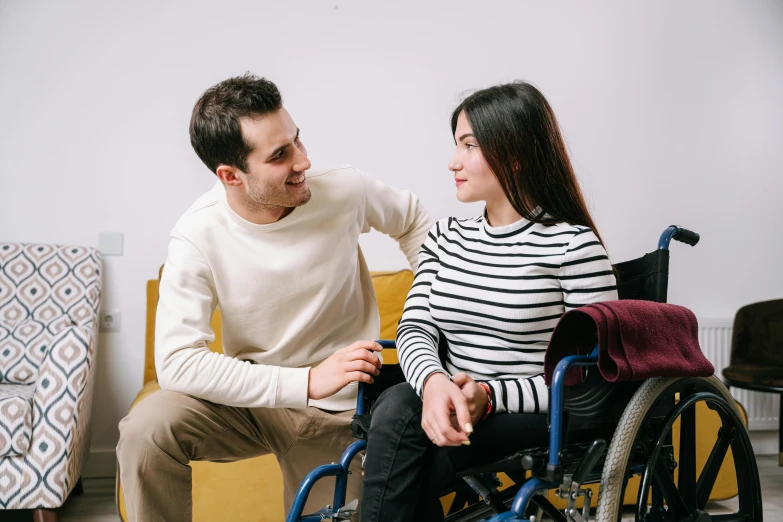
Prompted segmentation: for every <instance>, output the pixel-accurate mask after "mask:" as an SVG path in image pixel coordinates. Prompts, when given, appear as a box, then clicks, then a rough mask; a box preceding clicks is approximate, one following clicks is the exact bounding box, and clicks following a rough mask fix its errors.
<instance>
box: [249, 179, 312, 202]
mask: <svg viewBox="0 0 783 522" xmlns="http://www.w3.org/2000/svg"><path fill="white" fill-rule="evenodd" d="M246 180H247V202H248V205H249V206H250V207H251V208H252V209H253V210H266V209H269V208H270V207H272V208H274V207H283V208H293V207H299V206H302V205H304V204H305V203H307V202H308V201H310V198H311V197H312V194H311V193H310V187H309V186H306V187H305V188H304V190H302V191H300V193H299V194H298V197H297V196H291V195H289V194H288V193H287V191H286V189H285V187H280V186H271V185H265V184H263V183H260V182H257V181H256V180H255V179H254V178H251V177H250V176H248V177H247V178H246Z"/></svg>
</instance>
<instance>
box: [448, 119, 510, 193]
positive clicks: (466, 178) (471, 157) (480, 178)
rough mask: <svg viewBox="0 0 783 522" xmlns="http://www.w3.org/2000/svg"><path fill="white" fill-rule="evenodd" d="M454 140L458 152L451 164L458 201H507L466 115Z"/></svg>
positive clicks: (455, 132)
mask: <svg viewBox="0 0 783 522" xmlns="http://www.w3.org/2000/svg"><path fill="white" fill-rule="evenodd" d="M454 140H455V141H456V142H457V150H456V151H455V152H454V156H453V157H452V158H451V161H450V162H449V170H450V171H452V172H453V173H454V181H455V182H456V184H457V199H458V200H460V201H461V202H463V203H472V202H474V201H487V202H491V201H502V200H503V199H505V198H506V195H505V194H504V193H503V188H502V187H501V186H500V182H499V181H498V179H497V177H495V174H494V173H493V172H492V170H490V168H489V165H487V162H486V161H485V160H484V155H483V154H482V153H481V149H480V148H479V146H478V141H476V138H475V136H473V129H472V128H471V127H470V123H468V118H467V117H466V116H465V111H462V112H461V113H460V114H459V117H458V118H457V130H456V131H454Z"/></svg>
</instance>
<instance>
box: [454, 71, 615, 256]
mask: <svg viewBox="0 0 783 522" xmlns="http://www.w3.org/2000/svg"><path fill="white" fill-rule="evenodd" d="M463 111H464V112H465V116H466V117H467V119H468V122H469V123H470V126H471V127H472V128H473V135H474V136H475V137H476V141H478V144H479V147H480V148H481V152H482V154H483V155H484V159H485V160H486V161H487V164H488V165H489V168H490V169H491V170H492V172H493V173H494V174H495V176H496V177H497V178H498V181H499V182H500V186H501V187H503V192H504V193H505V194H506V197H507V198H508V200H509V202H510V203H511V206H512V207H513V208H514V210H516V211H517V213H519V215H521V216H522V217H524V218H525V219H528V220H530V221H533V222H535V223H543V224H549V223H561V222H566V223H570V224H572V225H583V226H586V227H590V228H591V229H592V230H593V232H595V235H596V236H598V239H599V241H601V242H602V243H603V240H601V236H600V235H599V233H598V229H597V228H596V226H595V223H594V222H593V218H592V217H591V216H590V212H589V211H588V210H587V205H586V204H585V200H584V197H582V191H581V190H580V188H579V183H578V182H577V180H576V175H575V174H574V168H573V166H571V160H570V159H569V158H568V152H567V151H566V147H565V143H564V141H563V136H562V135H561V133H560V126H559V125H558V123H557V118H555V113H554V112H553V111H552V107H550V106H549V103H548V102H547V101H546V98H544V95H543V94H541V91H539V90H538V89H536V88H535V87H533V86H532V85H530V84H529V83H525V82H514V83H508V84H504V85H496V86H494V87H489V88H487V89H482V90H480V91H476V92H475V93H473V94H471V95H470V96H468V97H467V98H466V99H465V100H464V101H463V102H462V103H460V104H459V106H458V107H457V108H456V109H454V113H453V114H452V115H451V131H452V134H454V133H455V132H456V130H457V118H458V117H459V115H460V113H462V112H463ZM537 206H538V207H541V210H542V211H541V212H539V213H536V212H535V209H536V207H537Z"/></svg>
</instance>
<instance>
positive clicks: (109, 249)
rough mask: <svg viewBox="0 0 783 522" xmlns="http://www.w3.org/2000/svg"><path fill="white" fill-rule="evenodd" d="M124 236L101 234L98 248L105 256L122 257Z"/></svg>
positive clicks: (120, 234)
mask: <svg viewBox="0 0 783 522" xmlns="http://www.w3.org/2000/svg"><path fill="white" fill-rule="evenodd" d="M123 241H124V236H123V234H122V232H99V233H98V248H99V249H100V251H101V254H103V255H105V256H121V255H122V250H123V249H122V246H123Z"/></svg>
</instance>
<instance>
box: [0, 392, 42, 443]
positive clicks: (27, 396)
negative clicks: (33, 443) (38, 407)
mask: <svg viewBox="0 0 783 522" xmlns="http://www.w3.org/2000/svg"><path fill="white" fill-rule="evenodd" d="M34 392H35V385H33V384H0V457H11V456H15V455H24V454H25V453H26V452H27V450H28V449H30V438H31V434H32V431H33V393H34Z"/></svg>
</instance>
